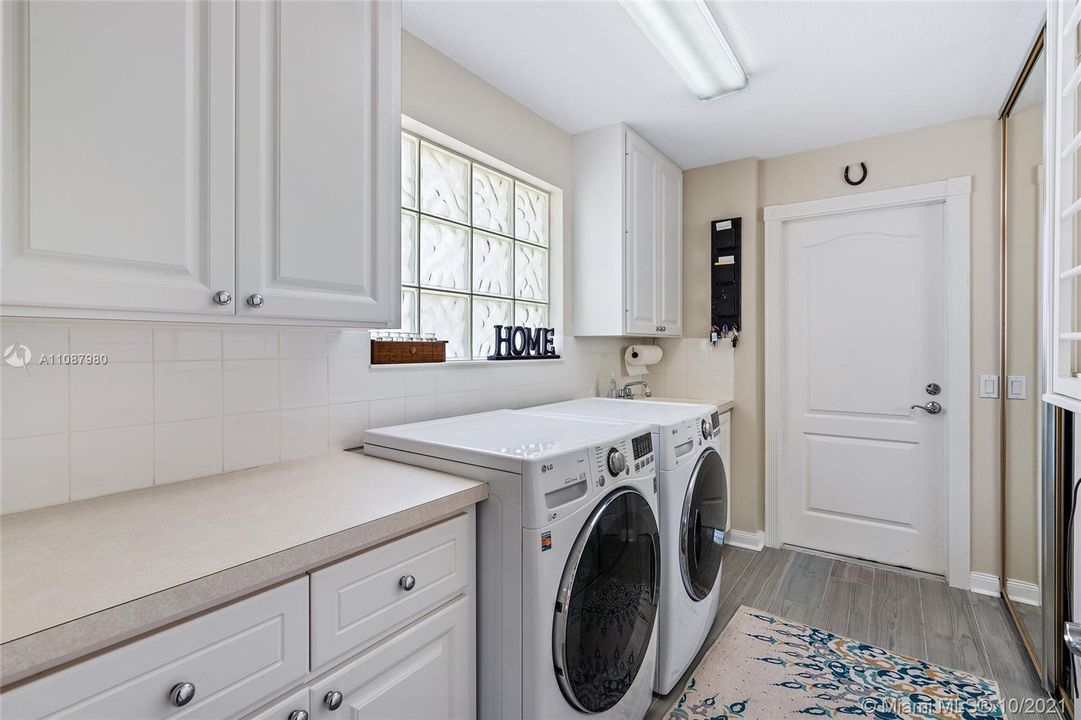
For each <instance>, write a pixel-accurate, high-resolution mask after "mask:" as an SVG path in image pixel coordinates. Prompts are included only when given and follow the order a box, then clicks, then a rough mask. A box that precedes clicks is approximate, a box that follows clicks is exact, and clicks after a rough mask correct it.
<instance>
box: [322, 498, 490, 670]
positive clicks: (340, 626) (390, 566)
mask: <svg viewBox="0 0 1081 720" xmlns="http://www.w3.org/2000/svg"><path fill="white" fill-rule="evenodd" d="M472 532H473V525H472V516H469V515H460V516H458V517H456V518H453V519H451V520H447V521H446V522H443V523H440V524H439V525H435V526H432V527H430V528H428V529H426V530H421V531H420V532H417V533H414V534H412V535H408V536H406V537H404V538H402V539H400V540H395V541H394V542H392V543H388V544H387V545H383V546H382V547H379V548H376V549H374V550H371V551H369V552H366V553H363V554H362V555H358V556H356V557H354V558H350V559H349V560H343V561H342V562H340V563H337V564H335V565H331V566H330V567H328V568H324V569H323V570H319V571H317V572H314V573H312V574H311V605H312V621H311V622H312V625H311V638H312V652H311V657H312V669H313V670H317V669H320V668H322V667H324V666H326V665H327V664H329V663H330V662H332V661H333V660H335V659H344V658H345V657H346V656H348V655H351V654H353V653H354V652H356V651H358V650H360V649H361V648H363V647H364V646H365V645H367V644H369V643H371V642H372V641H374V640H375V639H377V638H379V637H381V636H383V635H385V634H386V633H387V632H389V631H391V630H394V629H395V628H399V627H401V626H402V625H404V624H406V623H408V622H409V621H411V620H413V619H414V618H416V617H418V616H419V615H421V614H422V613H424V612H427V611H428V610H431V609H432V608H434V607H436V606H437V605H439V604H440V603H443V602H445V601H446V600H448V599H449V598H452V597H454V596H455V595H457V594H458V593H460V592H462V591H463V590H464V589H465V588H466V586H467V585H468V583H469V578H470V571H471V569H472V566H473V546H472V540H471V538H472ZM408 578H412V579H413V584H412V589H410V590H406V589H405V587H407V586H409V583H408V582H407V579H408Z"/></svg>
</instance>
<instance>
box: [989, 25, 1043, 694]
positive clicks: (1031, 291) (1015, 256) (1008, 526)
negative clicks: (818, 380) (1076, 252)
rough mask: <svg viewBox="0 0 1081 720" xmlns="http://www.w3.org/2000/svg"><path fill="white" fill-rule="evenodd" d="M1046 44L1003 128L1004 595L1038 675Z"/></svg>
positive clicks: (1038, 49) (1027, 69) (1031, 59)
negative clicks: (1042, 237)
mask: <svg viewBox="0 0 1081 720" xmlns="http://www.w3.org/2000/svg"><path fill="white" fill-rule="evenodd" d="M1042 50H1043V36H1042V35H1041V37H1040V38H1039V39H1038V40H1037V41H1036V44H1035V45H1034V47H1033V48H1032V52H1031V53H1030V55H1029V56H1028V58H1027V59H1026V61H1025V63H1024V65H1023V68H1022V71H1021V74H1020V76H1019V77H1018V80H1017V83H1016V84H1015V85H1014V87H1013V90H1012V92H1011V93H1010V96H1009V98H1007V101H1006V103H1005V106H1004V109H1003V112H1002V118H1001V124H1002V178H1001V182H1002V285H1003V286H1002V348H1001V354H1002V357H1001V361H1002V367H1003V371H1002V378H1001V387H1000V397H1001V403H1002V405H1001V407H1002V425H1001V432H1002V437H1001V453H1002V455H1001V458H1000V460H1001V469H1002V487H1001V493H1002V503H1001V506H1002V510H1003V512H1002V528H1001V529H1002V565H1003V567H1002V574H1001V577H1000V581H1001V585H1002V593H1003V596H1004V597H1005V598H1006V604H1007V606H1008V607H1009V609H1010V612H1011V614H1012V615H1013V617H1014V620H1015V621H1016V623H1017V625H1018V629H1019V630H1020V632H1021V635H1022V637H1023V639H1024V640H1025V644H1026V646H1027V647H1028V651H1029V655H1030V656H1031V657H1032V660H1033V663H1035V665H1036V669H1037V672H1038V673H1040V674H1041V675H1042V674H1043V671H1042V665H1043V663H1044V660H1043V658H1044V648H1043V644H1044V608H1043V605H1044V602H1043V595H1044V593H1043V592H1042V587H1043V562H1042V554H1043V553H1042V549H1041V548H1042V531H1041V528H1042V527H1043V520H1044V518H1043V517H1042V512H1041V507H1042V505H1043V503H1042V491H1041V488H1042V482H1041V478H1042V462H1041V447H1042V441H1043V422H1042V419H1043V418H1042V415H1043V411H1042V401H1041V397H1040V396H1041V387H1042V384H1041V373H1040V368H1041V365H1042V360H1041V356H1040V327H1041V325H1040V323H1041V319H1040V318H1041V309H1042V308H1041V298H1042V297H1043V287H1042V261H1041V260H1042V258H1041V242H1040V237H1041V231H1042V227H1041V225H1042V217H1043V210H1044V207H1043V205H1044V202H1043V194H1044V193H1043V188H1042V177H1043V140H1044V96H1045V93H1046V89H1045V70H1044V63H1045V59H1044V53H1043V51H1042Z"/></svg>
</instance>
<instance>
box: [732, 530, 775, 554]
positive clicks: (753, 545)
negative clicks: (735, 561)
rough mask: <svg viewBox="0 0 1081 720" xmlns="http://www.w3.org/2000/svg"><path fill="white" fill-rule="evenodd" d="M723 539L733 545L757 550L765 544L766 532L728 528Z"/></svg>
mask: <svg viewBox="0 0 1081 720" xmlns="http://www.w3.org/2000/svg"><path fill="white" fill-rule="evenodd" d="M724 541H725V542H726V543H727V544H729V545H732V546H733V547H738V548H743V549H745V550H754V551H755V552H758V551H759V550H761V549H762V548H764V547H765V546H766V534H765V533H764V532H761V531H759V532H747V531H746V530H729V531H728V533H727V534H726V535H725V536H724Z"/></svg>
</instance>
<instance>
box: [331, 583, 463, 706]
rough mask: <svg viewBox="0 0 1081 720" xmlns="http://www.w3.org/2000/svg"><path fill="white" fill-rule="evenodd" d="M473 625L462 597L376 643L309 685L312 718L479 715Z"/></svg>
mask: <svg viewBox="0 0 1081 720" xmlns="http://www.w3.org/2000/svg"><path fill="white" fill-rule="evenodd" d="M473 627H474V622H473V611H472V604H471V602H470V600H469V598H465V597H463V598H459V599H458V600H456V601H454V602H453V603H451V604H450V605H447V606H445V607H443V608H441V609H439V610H437V611H436V612H434V613H432V614H431V615H428V616H427V617H425V618H424V619H423V620H421V621H420V622H417V623H415V624H413V625H410V626H409V627H407V628H406V629H404V630H402V631H401V632H399V633H397V634H395V635H393V636H391V637H390V638H388V639H387V640H386V641H384V642H382V643H379V644H377V645H376V646H374V647H373V648H371V649H370V650H368V651H367V652H366V653H364V654H362V655H361V656H360V657H358V658H357V659H355V660H353V661H352V662H349V663H347V664H346V665H345V666H343V667H342V668H340V669H338V670H336V671H334V672H332V673H330V674H329V675H327V676H326V677H325V678H324V679H322V680H320V681H319V682H317V683H315V684H313V685H312V686H311V696H310V703H311V708H312V720H334V718H338V717H348V718H372V719H373V720H376V719H378V720H408V719H413V718H415V719H416V720H421V719H424V720H439V719H441V718H447V719H448V720H449V719H450V718H472V717H475V716H476V693H475V690H474V688H475V686H476V683H475V680H474V675H475V673H474V670H473V663H474V658H473V653H474V651H473V645H474V640H473V637H474V635H473ZM332 708H333V709H332Z"/></svg>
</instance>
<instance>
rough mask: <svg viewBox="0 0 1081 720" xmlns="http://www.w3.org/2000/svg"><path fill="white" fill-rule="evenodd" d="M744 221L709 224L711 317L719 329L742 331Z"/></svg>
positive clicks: (730, 220)
mask: <svg viewBox="0 0 1081 720" xmlns="http://www.w3.org/2000/svg"><path fill="white" fill-rule="evenodd" d="M742 222H743V221H742V219H741V218H738V217H737V218H728V219H726V220H714V221H712V222H710V224H709V236H710V243H709V245H710V252H711V254H710V265H711V267H710V272H711V282H710V289H711V297H712V306H711V313H710V314H711V316H712V318H713V324H714V325H716V326H717V328H718V329H721V328H723V327H724V326H725V325H727V326H728V327H729V328H730V329H733V330H739V329H740V323H741V320H740V270H741V268H742V267H743V263H742V258H741V257H740V225H741V224H742Z"/></svg>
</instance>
